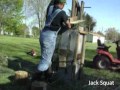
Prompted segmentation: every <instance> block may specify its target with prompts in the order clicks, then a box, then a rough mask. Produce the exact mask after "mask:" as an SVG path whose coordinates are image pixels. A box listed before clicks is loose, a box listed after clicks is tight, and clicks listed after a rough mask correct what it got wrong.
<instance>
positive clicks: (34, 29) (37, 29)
mask: <svg viewBox="0 0 120 90" xmlns="http://www.w3.org/2000/svg"><path fill="white" fill-rule="evenodd" d="M39 33H40V30H39V28H38V27H36V26H34V27H32V34H33V36H34V37H37V36H39Z"/></svg>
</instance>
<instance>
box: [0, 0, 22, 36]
mask: <svg viewBox="0 0 120 90" xmlns="http://www.w3.org/2000/svg"><path fill="white" fill-rule="evenodd" d="M22 6H23V0H1V1H0V31H1V30H3V31H4V32H5V31H7V32H8V33H10V32H13V33H14V34H16V30H17V27H18V26H19V25H20V24H21V23H22V22H21V21H22V19H23V16H22V12H21V11H22Z"/></svg>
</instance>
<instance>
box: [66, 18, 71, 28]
mask: <svg viewBox="0 0 120 90" xmlns="http://www.w3.org/2000/svg"><path fill="white" fill-rule="evenodd" d="M66 24H67V26H68V28H69V29H70V28H71V24H70V21H69V20H67V22H66Z"/></svg>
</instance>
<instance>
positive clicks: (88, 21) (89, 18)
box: [84, 14, 96, 32]
mask: <svg viewBox="0 0 120 90" xmlns="http://www.w3.org/2000/svg"><path fill="white" fill-rule="evenodd" d="M84 18H85V25H86V29H87V31H88V32H90V31H93V29H94V27H95V26H96V21H95V20H94V19H93V17H92V16H90V15H89V14H85V16H84Z"/></svg>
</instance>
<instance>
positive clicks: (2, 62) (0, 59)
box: [0, 53, 8, 66]
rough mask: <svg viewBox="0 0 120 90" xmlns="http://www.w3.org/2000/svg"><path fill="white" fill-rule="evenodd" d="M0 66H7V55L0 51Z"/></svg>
mask: <svg viewBox="0 0 120 90" xmlns="http://www.w3.org/2000/svg"><path fill="white" fill-rule="evenodd" d="M0 66H8V58H7V56H5V55H3V54H1V53H0Z"/></svg>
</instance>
